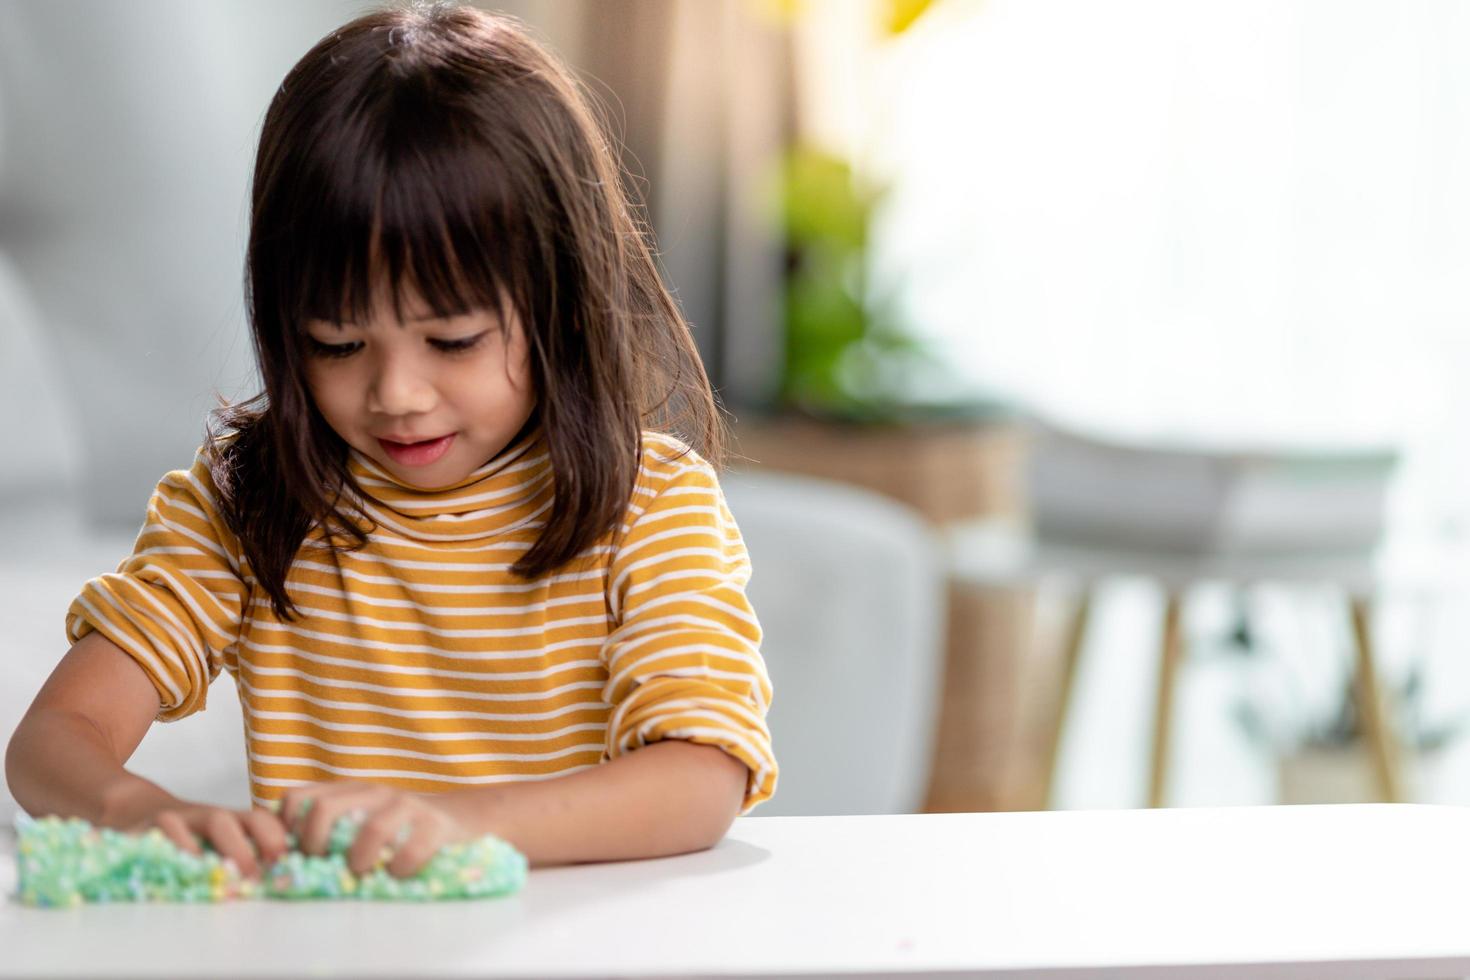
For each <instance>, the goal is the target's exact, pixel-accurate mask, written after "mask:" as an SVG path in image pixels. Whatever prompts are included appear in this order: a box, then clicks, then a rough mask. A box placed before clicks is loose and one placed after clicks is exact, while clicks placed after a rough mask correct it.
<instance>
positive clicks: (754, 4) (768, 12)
mask: <svg viewBox="0 0 1470 980" xmlns="http://www.w3.org/2000/svg"><path fill="white" fill-rule="evenodd" d="M745 5H746V7H748V8H749V9H750V11H751V13H752V14H753V15H754V16H755V18H756V19H757V20H761V21H764V22H766V23H768V24H774V25H775V26H777V27H789V26H791V25H792V24H793V23H795V22H796V20H797V19H798V18H800V17H801V15H802V14H804V13H806V8H807V2H806V0H746V2H745Z"/></svg>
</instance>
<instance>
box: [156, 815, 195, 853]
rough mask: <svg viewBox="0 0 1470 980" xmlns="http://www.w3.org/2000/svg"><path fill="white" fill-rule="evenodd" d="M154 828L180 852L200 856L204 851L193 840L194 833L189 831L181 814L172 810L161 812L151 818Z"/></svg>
mask: <svg viewBox="0 0 1470 980" xmlns="http://www.w3.org/2000/svg"><path fill="white" fill-rule="evenodd" d="M153 823H154V826H156V827H157V828H158V829H159V830H161V831H163V836H165V837H167V838H168V839H169V840H171V841H173V842H174V844H175V845H177V846H178V848H179V849H180V850H182V851H187V852H188V853H190V854H195V855H198V854H202V853H204V849H203V848H201V847H200V846H199V842H198V841H197V840H196V839H195V838H194V832H193V831H192V830H190V829H189V825H188V823H187V822H185V820H184V817H183V815H182V814H180V813H178V812H176V811H174V810H162V811H160V812H159V813H158V815H157V816H155V817H154V818H153Z"/></svg>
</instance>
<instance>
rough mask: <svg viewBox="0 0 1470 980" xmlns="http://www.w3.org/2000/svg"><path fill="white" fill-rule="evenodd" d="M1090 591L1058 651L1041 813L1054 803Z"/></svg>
mask: <svg viewBox="0 0 1470 980" xmlns="http://www.w3.org/2000/svg"><path fill="white" fill-rule="evenodd" d="M1092 595H1093V591H1092V587H1091V586H1087V585H1084V586H1083V590H1082V595H1081V596H1080V597H1079V599H1078V601H1077V605H1076V607H1075V608H1074V609H1073V610H1072V616H1071V619H1070V622H1069V623H1068V624H1067V636H1066V641H1065V646H1064V647H1063V648H1062V676H1061V677H1060V678H1058V683H1057V688H1058V690H1057V698H1056V704H1055V706H1054V708H1053V710H1052V717H1051V724H1050V726H1048V729H1047V742H1046V754H1045V755H1044V756H1043V760H1044V761H1043V764H1044V765H1045V766H1046V769H1045V775H1044V779H1045V782H1044V783H1043V784H1042V785H1043V794H1044V799H1043V800H1042V807H1043V809H1047V810H1050V809H1051V808H1052V804H1053V803H1054V802H1055V799H1056V784H1057V761H1058V759H1059V758H1060V757H1061V748H1062V733H1063V732H1064V731H1065V730H1066V727H1067V715H1068V714H1069V713H1070V712H1071V708H1072V691H1073V689H1074V688H1075V687H1076V683H1077V662H1078V660H1079V659H1081V656H1082V642H1083V640H1084V639H1085V638H1086V636H1087V624H1088V622H1089V621H1090V620H1091V618H1092Z"/></svg>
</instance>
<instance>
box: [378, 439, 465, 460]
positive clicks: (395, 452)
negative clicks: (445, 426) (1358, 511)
mask: <svg viewBox="0 0 1470 980" xmlns="http://www.w3.org/2000/svg"><path fill="white" fill-rule="evenodd" d="M455 435H456V433H453V432H451V433H449V435H447V436H440V437H439V438H438V439H426V440H425V441H423V442H415V443H408V444H405V443H401V442H392V441H390V440H388V439H379V440H378V445H380V446H382V447H383V452H385V453H387V454H388V455H389V456H390V457H392V459H393V461H394V462H395V463H401V464H402V465H404V466H427V465H428V464H430V463H432V462H434V461H435V460H436V459H438V458H439V457H440V456H443V455H444V454H445V453H446V452H448V451H449V444H450V443H452V442H454V437H455Z"/></svg>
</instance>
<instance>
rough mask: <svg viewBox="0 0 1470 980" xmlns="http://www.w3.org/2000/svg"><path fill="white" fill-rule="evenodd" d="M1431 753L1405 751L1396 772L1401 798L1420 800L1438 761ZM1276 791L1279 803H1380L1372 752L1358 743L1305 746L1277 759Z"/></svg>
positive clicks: (1381, 799) (1436, 754)
mask: <svg viewBox="0 0 1470 980" xmlns="http://www.w3.org/2000/svg"><path fill="white" fill-rule="evenodd" d="M1438 759H1439V754H1438V753H1433V752H1419V753H1409V752H1405V753H1404V754H1403V755H1402V757H1401V759H1400V762H1399V774H1400V778H1401V781H1402V784H1403V792H1404V795H1405V799H1404V800H1403V801H1401V802H1412V801H1415V800H1420V799H1424V798H1425V796H1424V794H1425V791H1426V790H1427V789H1429V786H1428V785H1427V784H1428V782H1429V781H1430V778H1431V777H1432V774H1433V769H1434V768H1435V765H1436V763H1437V762H1438ZM1277 787H1278V789H1277V793H1278V799H1279V801H1280V802H1281V803H1287V804H1290V803H1382V802H1384V800H1383V798H1382V796H1381V794H1380V793H1379V790H1378V778H1377V771H1376V768H1375V764H1374V762H1373V756H1372V753H1371V752H1369V751H1368V747H1367V746H1366V745H1364V744H1362V743H1361V742H1354V743H1352V744H1349V745H1342V746H1331V747H1327V746H1309V747H1306V748H1302V749H1299V750H1297V751H1295V752H1292V753H1289V754H1287V755H1283V756H1281V757H1279V758H1278V759H1277Z"/></svg>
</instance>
